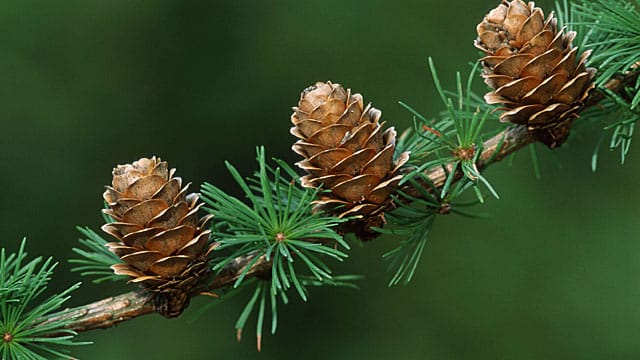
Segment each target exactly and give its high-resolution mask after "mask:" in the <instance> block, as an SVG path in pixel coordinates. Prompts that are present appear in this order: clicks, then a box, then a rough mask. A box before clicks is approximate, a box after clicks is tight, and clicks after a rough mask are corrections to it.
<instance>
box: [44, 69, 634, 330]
mask: <svg viewBox="0 0 640 360" xmlns="http://www.w3.org/2000/svg"><path fill="white" fill-rule="evenodd" d="M638 74H639V72H638V71H634V72H628V73H626V74H623V75H620V76H618V77H616V78H613V79H611V80H610V81H609V82H608V83H607V84H606V85H605V87H606V88H608V89H609V90H611V91H613V92H615V93H621V92H622V90H623V89H624V87H625V86H628V84H631V83H633V82H634V81H635V80H636V79H637V78H638ZM603 98H604V94H603V93H601V92H598V91H594V92H593V93H592V94H591V95H590V96H589V98H588V99H587V101H586V105H585V106H586V107H588V106H595V105H597V104H598V103H599V102H600V101H601V100H602V99H603ZM534 141H535V139H534V137H533V136H532V135H531V133H530V132H529V131H527V128H526V127H525V126H522V125H518V126H514V127H511V128H508V129H506V130H504V131H502V132H500V133H498V134H497V135H495V136H494V137H492V138H490V139H489V140H487V141H485V142H484V144H483V147H482V149H483V150H482V153H481V154H480V157H479V161H478V163H477V164H476V165H477V167H478V169H479V170H482V169H484V168H486V167H487V166H488V165H490V164H492V163H494V162H498V161H501V160H502V159H504V158H505V157H506V156H507V155H509V154H511V153H513V152H516V151H518V150H520V149H521V148H523V147H524V146H526V145H529V144H531V143H533V142H534ZM450 168H451V167H450V166H449V170H450ZM425 173H426V174H427V176H428V177H429V179H430V180H431V182H432V183H433V184H434V185H435V186H436V187H442V186H443V185H444V183H445V181H446V178H447V173H446V172H445V170H444V169H443V168H442V167H440V166H438V167H435V168H431V169H427V170H426V171H425ZM253 259H254V256H252V255H247V256H241V257H238V258H236V259H234V260H233V261H231V262H230V263H229V264H227V266H225V267H224V268H223V269H222V271H220V272H219V273H218V274H217V275H216V276H215V277H214V278H213V279H212V282H211V283H210V285H209V289H210V290H215V289H220V288H223V287H226V286H229V285H232V284H233V283H234V282H235V281H236V280H237V279H238V277H239V276H241V274H242V273H243V271H244V270H245V269H246V267H247V266H249V264H250V263H251V261H252V260H253ZM270 268H271V264H270V263H269V262H267V261H266V259H264V258H262V259H259V260H258V261H257V262H256V263H255V264H253V265H252V267H251V269H249V271H248V273H247V274H246V276H247V277H252V276H261V275H263V274H266V273H268V272H269V271H270ZM194 295H197V294H194ZM152 300H153V295H152V294H150V293H149V292H145V291H142V290H138V291H132V292H128V293H125V294H122V295H118V296H114V297H109V298H106V299H103V300H100V301H96V302H94V303H91V304H87V305H83V306H79V307H76V308H72V309H67V310H63V311H61V312H59V313H55V314H52V315H50V316H48V317H46V318H44V319H40V320H38V321H36V322H35V323H34V326H37V325H41V324H44V323H48V322H51V321H53V320H69V321H70V323H69V325H67V327H66V328H67V329H69V330H73V331H76V332H81V331H88V330H94V329H105V328H109V327H112V326H114V325H116V324H118V323H120V322H123V321H127V320H130V319H133V318H136V317H138V316H142V315H146V314H150V313H153V312H155V309H154V306H153V301H152Z"/></svg>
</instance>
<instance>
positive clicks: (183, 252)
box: [102, 157, 213, 317]
mask: <svg viewBox="0 0 640 360" xmlns="http://www.w3.org/2000/svg"><path fill="white" fill-rule="evenodd" d="M174 172H175V169H171V170H169V169H168V165H167V163H166V162H165V161H161V160H160V159H159V158H156V157H152V158H151V159H147V158H142V159H140V160H138V161H136V162H134V163H133V164H127V165H119V166H118V167H116V168H115V169H113V183H112V184H113V186H112V187H111V186H107V187H106V188H107V190H106V191H105V192H104V195H103V197H104V199H105V200H106V202H107V204H108V206H109V208H108V209H105V210H103V212H104V213H105V214H107V215H109V216H110V217H111V218H113V219H114V220H115V222H112V223H109V224H106V225H104V226H102V230H103V231H105V232H106V233H108V234H110V235H112V236H113V237H115V238H116V239H118V242H111V243H108V244H107V246H108V247H109V250H111V252H113V253H114V254H116V255H118V256H119V257H120V258H121V259H122V260H123V261H124V262H125V264H116V265H113V266H112V267H111V268H112V269H113V271H114V272H115V273H116V274H119V275H128V276H130V277H131V278H132V279H131V280H130V282H132V283H137V284H140V285H142V286H143V287H145V288H147V289H149V290H151V291H154V292H155V295H156V296H155V297H154V302H155V304H156V311H158V312H160V313H161V314H162V315H164V316H166V317H175V316H178V315H180V313H181V312H182V311H183V310H184V308H186V306H187V305H188V303H189V299H190V297H191V293H192V292H193V291H194V290H195V289H197V288H198V287H199V286H200V285H202V284H201V282H202V281H203V280H206V279H207V275H208V272H209V269H208V268H209V266H208V260H207V258H208V255H209V252H210V251H211V250H212V249H213V245H209V234H210V232H211V231H210V230H206V227H207V222H208V221H209V219H210V218H211V217H210V216H206V217H204V218H203V219H201V220H200V221H199V219H198V209H200V207H201V206H202V203H198V196H197V195H196V194H189V195H187V189H188V187H189V184H187V185H186V186H185V187H184V188H183V187H182V179H181V178H179V177H174V176H173V174H174Z"/></svg>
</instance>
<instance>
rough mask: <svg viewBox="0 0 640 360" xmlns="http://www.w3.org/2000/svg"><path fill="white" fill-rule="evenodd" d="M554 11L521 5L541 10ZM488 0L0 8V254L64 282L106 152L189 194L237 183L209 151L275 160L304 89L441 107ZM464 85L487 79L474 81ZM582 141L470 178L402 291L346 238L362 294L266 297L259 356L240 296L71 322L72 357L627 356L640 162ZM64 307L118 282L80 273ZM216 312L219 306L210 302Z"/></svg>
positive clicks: (378, 249) (374, 246) (381, 242)
mask: <svg viewBox="0 0 640 360" xmlns="http://www.w3.org/2000/svg"><path fill="white" fill-rule="evenodd" d="M551 3H552V2H551V1H540V2H538V5H540V6H542V7H543V8H545V10H546V11H547V12H548V11H550V6H551ZM497 4H498V1H497V0H496V1H470V0H466V1H465V0H463V1H457V2H451V1H400V2H391V1H381V0H369V1H335V0H328V1H322V2H315V1H225V2H223V1H154V2H150V1H123V0H109V1H79V0H67V1H37V0H34V1H18V0H15V1H14V0H7V1H3V2H2V3H0V44H1V45H0V49H1V50H0V71H1V78H0V79H1V81H2V86H1V87H0V89H1V90H0V91H1V94H0V124H2V126H1V135H0V136H1V138H2V143H1V148H0V150H1V151H0V161H1V164H2V175H1V176H0V188H2V189H4V191H5V195H4V196H2V197H1V200H0V211H1V213H2V216H3V217H2V219H3V220H2V221H1V223H2V227H1V228H0V244H1V245H2V246H3V247H8V248H9V249H15V248H16V245H17V243H18V241H19V240H20V239H21V238H22V237H23V236H26V237H28V238H29V250H30V253H31V254H32V255H53V256H55V257H56V258H57V259H59V260H60V261H61V264H60V267H59V269H58V270H57V273H56V274H57V276H56V278H55V279H54V281H53V283H52V289H57V290H60V289H62V288H63V287H66V286H68V285H70V284H72V283H74V282H76V281H78V280H79V277H78V276H77V274H70V273H68V269H69V268H70V266H69V265H68V264H67V263H66V259H68V258H69V257H71V256H72V252H71V248H72V247H74V246H76V239H77V238H78V236H79V235H78V233H77V232H76V231H75V229H74V226H75V225H88V226H90V227H92V228H94V229H98V228H99V226H100V225H101V223H100V222H101V218H100V214H99V210H100V208H101V206H102V199H101V194H102V191H103V186H104V185H105V184H107V183H109V182H110V173H111V169H112V168H113V166H114V165H115V164H122V163H126V162H130V161H132V160H135V159H137V158H139V157H142V156H150V155H153V154H156V155H159V156H161V157H162V158H163V159H165V160H168V161H169V163H170V165H171V166H173V167H177V168H178V174H179V175H180V176H182V177H183V178H185V179H188V180H190V181H192V182H193V183H194V184H195V185H196V186H195V187H194V188H197V186H198V185H199V184H201V183H202V182H203V181H209V182H214V183H216V184H218V185H219V186H221V187H223V188H225V189H228V190H229V191H231V192H235V193H237V189H236V188H235V187H234V185H233V184H232V183H231V181H230V180H231V179H230V176H229V175H228V174H227V173H226V171H225V170H224V169H223V161H224V160H229V161H231V162H233V163H234V164H235V165H237V167H238V168H239V170H240V171H241V172H243V173H245V174H248V173H249V172H251V171H252V170H253V169H254V168H255V164H254V155H255V152H254V147H255V146H256V145H260V144H264V145H266V146H267V150H268V154H269V155H272V156H278V157H281V158H284V159H286V160H289V161H291V162H293V161H295V160H296V156H294V154H293V153H292V152H291V151H290V149H289V148H290V146H291V144H292V143H293V141H294V138H293V137H292V136H291V135H289V132H288V130H289V127H290V122H289V115H290V113H291V110H290V108H291V106H293V105H294V104H295V103H296V101H297V99H298V96H299V95H298V94H299V92H300V91H301V90H302V89H304V88H305V87H306V86H308V85H310V84H312V83H314V82H315V81H317V80H333V81H336V82H340V83H342V84H344V85H345V86H348V87H351V88H352V89H354V90H355V91H357V92H361V93H363V94H364V97H365V101H372V102H373V103H374V104H375V106H376V107H378V108H380V109H382V110H383V111H384V113H383V118H384V119H386V121H387V122H388V123H389V124H393V125H394V126H396V127H397V128H399V129H403V128H405V127H407V126H408V125H409V120H410V116H409V115H408V113H407V112H406V111H405V110H403V109H402V108H401V107H400V106H399V105H398V104H397V101H398V100H402V101H405V102H407V103H410V104H412V105H413V106H415V107H416V108H417V109H419V110H420V111H422V112H424V113H425V114H427V115H430V116H433V115H435V114H436V113H437V112H438V111H439V110H440V109H441V108H442V106H441V105H440V102H439V100H438V99H437V96H436V93H435V91H434V89H433V87H432V85H431V77H430V75H429V74H428V71H427V66H426V64H427V57H428V56H432V57H433V58H434V60H435V62H436V64H437V65H438V68H439V70H440V72H441V76H442V78H443V81H444V82H445V84H447V85H448V86H449V87H451V86H452V85H453V79H454V73H455V71H456V70H462V71H465V72H466V71H467V69H468V67H467V64H468V62H469V61H473V60H474V59H475V58H476V56H477V52H476V50H475V49H474V48H473V46H472V40H473V38H474V37H475V26H476V24H477V22H478V21H480V20H481V19H482V16H483V15H484V14H485V12H486V11H488V10H489V9H490V8H492V7H494V6H496V5H497ZM478 86H479V89H480V91H483V89H482V87H481V86H480V82H478ZM597 137H598V135H597V134H596V133H595V132H593V131H592V132H583V133H579V134H573V135H572V138H571V142H570V143H569V144H568V146H563V148H561V149H560V150H558V151H555V152H553V153H551V152H549V151H546V150H544V149H542V148H538V149H539V153H540V157H541V163H542V165H541V171H542V179H541V180H536V179H535V177H534V175H533V170H532V167H531V161H530V159H529V156H528V155H527V152H526V151H524V152H522V154H519V155H518V156H517V158H516V159H515V161H514V162H513V164H512V165H511V166H508V165H507V164H504V163H503V164H498V165H496V166H494V167H492V168H491V169H490V170H489V171H488V172H487V177H488V178H489V179H490V180H491V181H492V182H493V185H494V187H495V188H496V189H497V190H498V192H499V193H500V195H501V199H500V200H489V201H488V203H487V204H486V205H484V206H482V207H479V208H478V209H477V210H478V211H480V212H484V213H487V214H489V216H490V217H489V218H488V219H486V220H469V219H464V218H459V217H455V216H449V217H445V218H442V219H439V221H437V222H436V225H435V228H434V231H433V236H432V238H431V239H430V242H429V245H428V247H427V248H426V251H425V254H424V256H423V259H422V262H421V266H420V268H419V270H418V272H417V274H416V276H415V278H414V281H413V283H411V284H410V285H409V286H407V287H402V286H401V287H395V288H387V285H386V284H387V282H388V280H389V274H388V273H387V272H386V271H385V266H384V264H383V263H382V261H381V254H382V253H383V252H384V251H386V250H388V249H390V248H392V247H393V246H394V245H395V244H396V242H394V239H392V238H380V239H378V240H376V241H375V242H373V243H371V244H367V245H366V246H355V248H354V249H353V251H352V252H351V259H350V261H348V263H346V264H344V265H341V266H338V267H337V268H336V270H339V271H342V272H343V273H362V274H365V275H366V280H364V281H362V282H361V284H360V285H361V290H359V291H355V290H349V289H337V290H336V289H330V288H323V289H313V291H312V293H311V298H310V301H309V302H308V303H303V302H302V301H300V300H298V299H295V300H293V301H292V304H290V305H288V306H283V307H281V308H280V311H279V313H280V316H279V320H280V324H279V329H278V333H277V334H276V335H275V336H270V335H267V336H266V337H265V339H264V342H263V351H262V353H257V352H256V350H255V340H254V338H253V336H254V329H253V326H252V325H250V326H249V327H248V329H246V331H245V339H244V341H243V342H242V343H237V342H236V341H235V332H234V330H233V326H234V323H235V319H236V317H237V315H238V314H239V313H240V311H241V310H242V307H243V306H244V303H245V301H246V298H247V297H248V294H247V293H243V294H241V295H239V296H238V297H236V298H233V299H229V300H228V301H222V302H220V303H219V304H217V305H215V306H213V307H211V308H210V309H209V310H208V311H207V312H205V313H204V314H199V310H200V309H201V308H202V307H203V306H204V305H206V304H207V303H211V301H212V300H210V299H208V298H206V299H205V298H198V299H196V300H195V301H194V302H193V304H192V305H191V307H190V308H189V309H188V310H187V311H186V313H185V315H184V316H183V317H181V318H179V319H176V320H165V319H163V318H161V317H160V316H156V315H151V316H146V317H143V318H139V319H135V320H133V321H129V322H126V323H123V324H121V325H119V326H117V327H116V328H113V329H110V330H106V331H93V332H89V333H84V334H81V336H80V339H82V340H92V341H94V342H95V344H94V345H92V346H86V347H80V348H77V349H75V352H74V354H75V355H76V356H78V357H80V358H83V359H142V358H145V359H215V358H231V359H276V358H277V359H325V358H331V359H361V358H362V359H605V358H606V359H637V358H640V341H638V339H639V338H640V307H639V306H638V304H639V303H640V283H639V279H640V261H638V260H639V256H640V222H638V220H637V219H638V218H639V215H640V211H639V210H638V209H639V206H638V204H637V200H638V199H640V190H639V188H638V186H637V184H638V174H639V171H640V167H639V166H638V164H639V163H640V152H638V150H637V149H638V147H637V146H635V145H634V146H633V149H632V151H631V154H630V159H629V161H628V163H627V164H626V165H625V166H624V167H621V166H620V165H619V163H618V157H617V154H605V155H604V156H603V157H602V158H601V162H600V169H599V172H598V173H596V174H593V173H592V172H591V171H590V169H589V162H590V156H591V152H592V149H593V147H594V144H595V142H596V140H597ZM84 282H85V284H84V286H83V287H82V288H81V289H80V290H79V291H77V292H76V293H75V296H74V297H73V299H72V300H71V301H70V303H69V305H71V306H76V305H81V304H84V303H87V302H89V301H93V300H98V299H100V298H103V297H106V296H109V295H114V294H118V293H121V292H125V291H128V290H130V287H128V286H126V285H125V284H106V285H99V286H98V285H94V284H92V283H90V282H89V281H88V279H85V280H84ZM214 302H215V301H214Z"/></svg>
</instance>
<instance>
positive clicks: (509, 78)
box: [475, 0, 596, 147]
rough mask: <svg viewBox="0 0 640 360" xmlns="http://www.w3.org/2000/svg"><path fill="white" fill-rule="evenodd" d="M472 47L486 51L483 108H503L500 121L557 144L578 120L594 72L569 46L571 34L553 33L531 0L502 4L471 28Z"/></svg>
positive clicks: (553, 26)
mask: <svg viewBox="0 0 640 360" xmlns="http://www.w3.org/2000/svg"><path fill="white" fill-rule="evenodd" d="M477 32H478V38H477V39H476V41H475V46H476V47H477V48H478V49H480V50H482V51H483V52H485V53H486V55H487V56H485V57H483V58H482V59H480V60H481V61H482V64H483V65H484V75H483V77H484V79H485V83H486V84H487V85H489V86H490V87H492V88H493V89H494V90H493V91H492V92H489V93H487V94H486V95H485V100H486V101H487V102H488V103H489V104H503V105H504V107H503V108H502V110H505V111H504V112H503V113H502V114H501V115H500V120H501V121H504V122H512V123H516V124H522V125H526V126H527V127H528V128H529V130H530V131H532V132H533V134H534V135H535V136H536V137H537V138H538V139H539V140H540V141H542V142H544V143H545V144H546V145H548V146H549V147H556V146H558V145H560V144H561V143H562V142H563V141H564V140H565V139H566V137H567V136H568V132H569V127H570V125H571V123H572V121H573V120H574V119H575V118H577V117H578V112H579V111H580V109H581V108H582V106H583V104H584V102H585V100H586V99H587V96H588V95H589V91H590V90H591V89H592V88H593V87H594V85H593V77H594V74H595V72H596V70H595V69H593V68H587V67H586V65H585V62H586V60H587V57H588V56H589V54H590V51H585V52H583V53H581V54H579V52H578V48H576V47H573V46H572V41H573V39H574V38H575V36H576V33H575V32H573V31H565V29H564V28H562V29H559V30H558V25H557V19H556V18H554V16H553V14H550V15H549V16H548V17H547V18H546V19H545V17H544V14H543V12H542V10H541V9H540V8H538V7H536V6H535V4H534V3H533V2H529V3H528V4H527V3H525V2H524V1H522V0H513V1H506V0H504V1H503V2H502V3H501V4H500V5H499V6H498V7H497V8H495V9H493V10H491V11H490V12H489V13H488V14H487V15H486V16H485V17H484V19H483V20H482V22H481V23H480V24H479V25H478V27H477Z"/></svg>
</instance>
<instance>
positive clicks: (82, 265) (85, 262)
mask: <svg viewBox="0 0 640 360" xmlns="http://www.w3.org/2000/svg"><path fill="white" fill-rule="evenodd" d="M76 229H78V231H79V232H80V233H81V234H82V235H84V236H85V238H80V239H78V242H80V244H81V245H82V246H83V247H84V249H81V248H73V252H75V253H76V254H78V255H80V256H81V257H82V258H80V259H71V260H69V262H70V263H72V264H76V266H75V267H74V268H73V269H72V270H71V271H77V272H80V275H82V276H98V278H97V279H94V280H93V282H94V283H101V282H103V281H107V280H110V281H119V280H123V279H126V278H127V277H126V276H123V275H116V274H114V273H113V270H111V265H114V264H119V263H122V260H121V259H120V258H119V257H118V256H117V255H116V254H114V253H112V252H111V251H109V249H107V246H106V244H107V242H108V241H107V240H105V239H104V238H103V237H102V236H100V235H99V234H98V233H96V232H95V231H93V230H91V229H89V228H88V227H84V228H82V227H79V226H78V227H76Z"/></svg>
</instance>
